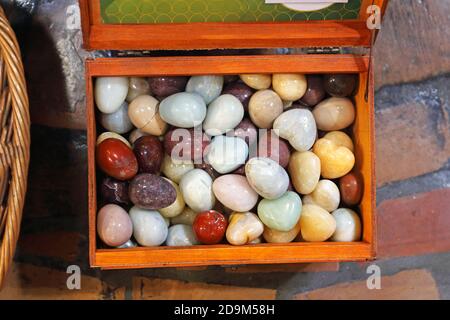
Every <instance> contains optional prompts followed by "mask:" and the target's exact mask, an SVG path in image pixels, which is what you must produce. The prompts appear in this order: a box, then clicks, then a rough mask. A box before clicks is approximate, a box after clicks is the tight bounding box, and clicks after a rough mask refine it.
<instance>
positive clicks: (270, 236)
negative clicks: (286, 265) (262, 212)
mask: <svg viewBox="0 0 450 320" xmlns="http://www.w3.org/2000/svg"><path fill="white" fill-rule="evenodd" d="M299 233H300V219H299V220H298V222H297V224H296V225H295V227H294V228H292V229H291V230H289V231H278V230H275V229H270V228H269V227H265V228H264V233H263V237H264V240H266V241H267V242H268V243H289V242H292V241H294V240H295V238H296V237H297V236H298V234H299Z"/></svg>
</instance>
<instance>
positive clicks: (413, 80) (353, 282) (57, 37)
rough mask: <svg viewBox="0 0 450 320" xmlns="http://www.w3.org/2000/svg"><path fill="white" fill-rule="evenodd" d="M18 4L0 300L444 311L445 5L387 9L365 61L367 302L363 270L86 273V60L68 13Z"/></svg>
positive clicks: (449, 244) (448, 32) (448, 212)
mask: <svg viewBox="0 0 450 320" xmlns="http://www.w3.org/2000/svg"><path fill="white" fill-rule="evenodd" d="M1 2H2V3H3V4H5V5H8V4H10V3H12V2H14V1H1ZM16 3H19V4H22V5H23V8H24V10H23V12H19V13H16V11H14V12H13V13H14V14H13V16H12V21H13V23H14V24H15V26H16V27H17V30H18V34H19V37H20V39H21V43H22V49H23V53H24V62H25V65H26V70H27V79H28V84H29V93H30V101H31V114H32V120H33V126H32V147H31V167H30V174H29V189H28V190H29V191H28V195H27V201H26V206H25V210H24V217H23V223H22V232H21V237H20V240H19V243H18V248H17V253H16V257H15V261H14V265H13V267H12V270H11V272H10V275H9V277H8V281H7V283H6V286H5V287H4V288H3V290H2V291H0V299H8V298H13V299H15V298H17V299H51V298H57V299H80V298H81V299H164V298H168V299H171V298H178V299H183V298H199V299H201V298H218V299H220V298H223V299H227V298H233V299H240V298H242V299H245V298H253V299H274V298H277V299H327V298H336V299H341V298H343V299H345V298H350V299H361V298H367V299H383V298H393V299H400V298H403V299H419V298H421V299H439V298H440V299H450V271H449V270H450V200H449V199H450V120H449V119H450V56H449V55H448V52H449V51H450V48H449V46H450V42H449V41H448V39H449V38H450V26H449V25H448V15H449V14H450V2H449V1H436V0H421V1H419V0H391V1H390V6H389V8H388V12H387V15H386V18H385V21H384V25H383V29H382V31H381V33H380V35H379V38H378V40H377V43H376V47H375V50H374V54H375V59H376V62H377V64H376V66H375V72H376V80H377V83H376V90H377V91H376V129H377V133H376V138H377V150H376V151H377V168H376V169H377V178H378V179H377V186H378V190H377V192H378V197H377V215H378V230H379V240H378V241H379V259H378V260H377V261H376V262H375V264H376V265H378V266H379V267H380V268H381V272H382V275H383V277H382V282H381V285H382V289H381V290H368V289H367V286H366V279H367V277H368V274H367V273H366V269H367V267H368V266H369V265H370V264H371V263H340V264H337V263H324V264H316V263H313V264H303V265H281V266H280V265H277V266H242V267H209V268H206V267H199V268H188V269H179V268H172V269H164V270H163V269H155V270H138V271H100V270H94V269H90V268H89V266H88V253H87V192H86V185H87V169H86V156H87V155H86V133H85V131H84V128H85V124H84V123H85V110H84V78H83V72H84V69H83V61H84V59H85V58H86V57H89V56H92V55H93V54H92V53H87V52H85V51H83V50H82V49H81V33H80V30H79V29H77V28H76V27H75V28H71V24H69V25H68V24H67V23H68V21H69V22H71V21H72V20H71V18H72V17H73V12H74V11H73V9H74V8H76V7H73V6H74V5H75V4H76V1H75V0H61V1H50V0H43V1H39V2H33V1H16ZM26 12H32V14H31V15H29V14H27V13H26ZM68 18H69V20H68ZM99 54H102V55H104V54H108V53H99ZM43 75H45V76H44V77H43ZM71 264H77V265H79V266H80V267H81V269H82V273H83V278H82V281H81V284H82V289H81V290H80V291H70V290H68V289H67V288H66V279H67V274H66V268H67V266H68V265H71Z"/></svg>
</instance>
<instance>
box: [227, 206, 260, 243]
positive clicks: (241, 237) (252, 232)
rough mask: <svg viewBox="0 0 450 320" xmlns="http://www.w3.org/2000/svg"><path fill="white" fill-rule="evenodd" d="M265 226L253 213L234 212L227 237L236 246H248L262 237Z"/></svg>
mask: <svg viewBox="0 0 450 320" xmlns="http://www.w3.org/2000/svg"><path fill="white" fill-rule="evenodd" d="M263 231H264V225H263V223H262V222H261V220H259V218H258V216H257V215H256V214H254V213H251V212H245V213H237V212H234V213H233V214H232V215H231V217H230V222H229V224H228V228H227V232H226V237H227V241H228V242H229V243H230V244H232V245H235V246H240V245H244V244H248V243H250V242H252V241H254V240H256V239H258V238H259V236H261V234H262V233H263Z"/></svg>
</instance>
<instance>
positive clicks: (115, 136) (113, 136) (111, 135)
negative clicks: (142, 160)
mask: <svg viewBox="0 0 450 320" xmlns="http://www.w3.org/2000/svg"><path fill="white" fill-rule="evenodd" d="M106 139H117V140H120V141H122V142H123V143H125V144H126V145H127V146H129V147H130V148H131V145H130V143H129V142H128V140H127V139H125V138H124V137H122V136H121V135H120V134H118V133H115V132H110V131H108V132H103V133H102V134H101V135H99V136H98V138H97V143H96V144H97V146H98V145H99V144H100V143H102V142H103V141H105V140H106Z"/></svg>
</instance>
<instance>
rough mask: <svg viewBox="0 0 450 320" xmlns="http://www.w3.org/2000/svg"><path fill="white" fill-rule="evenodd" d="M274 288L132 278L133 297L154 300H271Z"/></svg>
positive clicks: (274, 292) (273, 297)
mask: <svg viewBox="0 0 450 320" xmlns="http://www.w3.org/2000/svg"><path fill="white" fill-rule="evenodd" d="M275 297H276V290H272V289H261V288H246V287H237V286H224V285H216V284H206V283H200V282H185V281H179V280H167V279H147V278H142V277H137V278H134V279H133V299H135V300H141V299H156V300H172V299H182V300H197V299H212V300H272V299H275Z"/></svg>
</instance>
